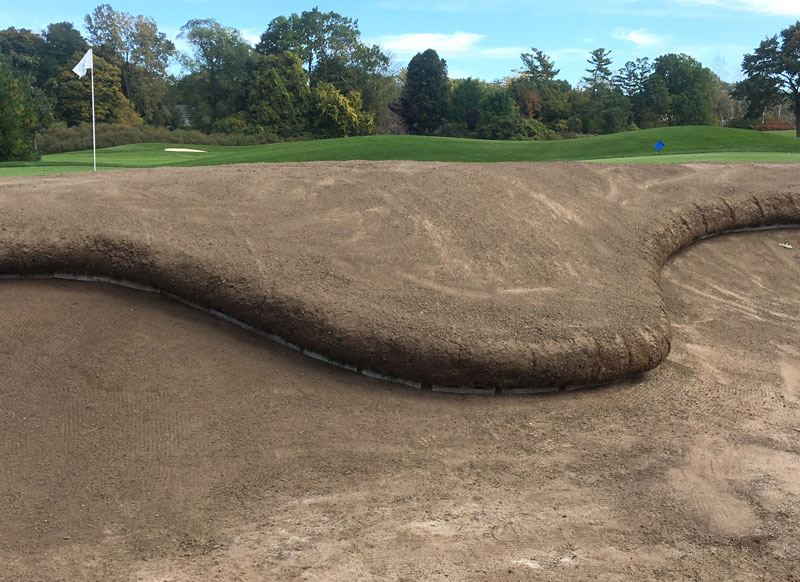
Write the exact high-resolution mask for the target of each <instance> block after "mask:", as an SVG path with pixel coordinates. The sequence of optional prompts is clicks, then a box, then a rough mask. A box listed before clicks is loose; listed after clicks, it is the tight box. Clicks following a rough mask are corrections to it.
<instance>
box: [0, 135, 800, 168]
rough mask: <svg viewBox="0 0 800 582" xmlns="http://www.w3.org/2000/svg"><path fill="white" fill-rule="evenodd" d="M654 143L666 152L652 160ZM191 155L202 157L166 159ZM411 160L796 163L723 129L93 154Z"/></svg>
mask: <svg viewBox="0 0 800 582" xmlns="http://www.w3.org/2000/svg"><path fill="white" fill-rule="evenodd" d="M659 140H661V141H662V142H664V144H665V146H666V147H665V148H664V149H663V150H661V152H656V151H655V150H654V149H653V145H654V144H655V143H656V142H657V141H659ZM167 147H196V148H197V149H204V150H207V152H205V153H187V152H166V151H164V149H165V148H167ZM343 160H416V161H438V162H546V161H590V162H607V163H685V162H800V139H798V138H796V137H794V135H793V134H792V133H791V132H758V131H750V130H743V129H728V128H722V127H668V128H661V129H649V130H642V131H633V132H625V133H617V134H613V135H603V136H597V137H591V138H585V139H571V140H561V141H548V142H535V141H525V142H499V141H487V140H475V139H455V138H440V137H420V136H408V135H397V136H389V135H377V136H367V137H351V138H343V139H330V140H316V141H307V142H292V143H278V144H272V145H260V146H241V147H239V146H237V147H231V146H228V147H225V146H185V145H184V146H182V145H180V144H164V143H159V144H132V145H126V146H119V147H113V148H107V149H101V150H98V151H97V168H98V170H118V169H129V168H155V167H168V166H173V167H175V166H211V165H219V164H238V163H250V162H311V161H343ZM91 168H92V152H91V150H88V151H81V152H69V153H64V154H54V155H48V156H43V157H42V160H41V161H39V162H29V163H13V162H6V163H2V164H0V176H22V175H34V174H58V173H66V172H83V171H89V170H91Z"/></svg>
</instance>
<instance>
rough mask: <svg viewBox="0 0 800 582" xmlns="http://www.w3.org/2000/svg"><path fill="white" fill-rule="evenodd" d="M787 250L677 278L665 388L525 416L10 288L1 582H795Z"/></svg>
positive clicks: (710, 261) (185, 311)
mask: <svg viewBox="0 0 800 582" xmlns="http://www.w3.org/2000/svg"><path fill="white" fill-rule="evenodd" d="M198 224H202V223H201V222H200V221H198ZM42 228H45V225H42ZM199 228H202V227H200V226H199ZM781 242H787V243H789V244H792V246H793V247H794V249H798V248H800V232H798V231H770V232H761V233H748V234H737V235H728V236H724V237H717V238H714V239H710V240H708V241H704V242H702V243H700V244H697V245H695V246H692V247H690V248H689V249H687V250H685V251H684V252H682V253H681V254H679V255H677V256H676V257H675V258H674V259H673V260H672V261H671V262H670V263H669V264H668V265H667V267H666V268H665V269H664V271H663V273H662V276H661V279H660V280H661V284H662V286H663V294H664V298H665V303H664V305H665V309H666V316H667V317H668V320H669V321H670V332H671V336H672V351H671V353H670V355H669V357H668V358H667V359H666V360H665V361H664V363H663V364H662V365H660V366H659V367H657V368H656V369H655V370H653V371H651V372H648V373H646V374H644V375H642V376H641V377H639V378H638V379H637V380H635V381H631V382H622V383H615V384H613V385H610V386H606V387H603V388H599V389H593V390H584V391H576V392H562V393H557V394H552V395H536V396H505V397H495V398H487V397H484V396H462V395H452V394H436V393H431V392H424V391H417V390H413V389H410V388H407V387H401V386H397V385H394V384H388V383H384V382H379V381H376V380H370V379H368V378H364V377H362V376H358V375H356V374H354V373H351V372H347V371H345V370H339V369H335V368H332V367H330V366H327V365H325V364H322V363H318V362H314V361H313V360H310V359H308V358H305V357H303V356H301V355H300V354H297V353H295V352H292V351H289V350H286V349H285V348H282V347H279V346H276V345H275V344H273V343H271V342H268V341H265V340H263V339H261V338H259V337H256V336H254V335H253V334H250V333H247V332H244V331H242V330H240V329H238V328H235V327H233V326H231V325H230V324H227V323H224V322H222V321H220V320H218V319H214V318H212V317H210V316H208V315H205V314H203V313H200V312H198V311H196V310H192V309H190V308H188V307H186V306H184V305H180V304H177V303H175V302H170V301H167V300H165V299H163V298H160V297H158V296H154V295H150V294H146V293H142V292H135V291H130V290H125V289H120V288H116V287H111V286H107V285H102V284H85V283H73V282H47V281H21V282H20V281H18V282H12V281H7V282H2V283H0V305H2V307H3V309H2V311H0V379H1V380H0V410H1V411H2V422H0V459H2V462H1V463H0V516H2V519H0V564H2V567H1V568H0V580H3V581H4V582H5V581H11V580H14V581H30V580H41V581H56V580H70V581H76V582H79V581H84V580H86V581H88V580H103V581H109V582H114V581H147V582H155V581H158V582H163V581H170V582H177V581H186V582H189V581H195V580H212V581H213V580H217V581H237V580H247V581H252V580H433V581H444V580H526V581H531V580H542V581H545V580H547V581H581V580H585V581H591V582H597V581H612V580H613V581H619V580H624V581H637V582H639V581H643V580H679V581H680V580H687V581H688V580H748V581H749V580H798V579H800V570H798V564H800V545H798V543H797V540H798V539H800V336H798V333H797V330H798V328H800V252H798V251H797V250H789V249H785V248H783V247H780V246H779V243H781ZM632 252H634V251H632Z"/></svg>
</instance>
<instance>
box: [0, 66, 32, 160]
mask: <svg viewBox="0 0 800 582" xmlns="http://www.w3.org/2000/svg"><path fill="white" fill-rule="evenodd" d="M9 60H10V59H8V58H7V57H3V56H2V55H0V162H2V161H8V160H35V159H38V157H39V155H38V153H37V152H36V147H35V143H34V132H35V131H36V129H37V125H38V118H37V115H36V106H35V103H33V102H32V100H31V99H30V97H29V95H28V94H27V92H26V90H25V86H24V84H23V82H22V81H21V80H20V78H19V74H18V73H17V72H16V71H14V69H13V68H12V67H11V65H10V64H9V63H8V61H9Z"/></svg>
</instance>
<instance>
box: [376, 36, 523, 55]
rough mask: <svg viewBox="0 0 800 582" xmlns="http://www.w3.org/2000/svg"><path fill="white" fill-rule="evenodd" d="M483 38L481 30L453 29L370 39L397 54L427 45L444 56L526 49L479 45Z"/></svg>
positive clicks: (495, 53) (509, 51)
mask: <svg viewBox="0 0 800 582" xmlns="http://www.w3.org/2000/svg"><path fill="white" fill-rule="evenodd" d="M485 38H486V35H483V34H474V33H470V32H460V31H457V32H454V33H452V34H442V33H407V34H396V35H389V36H382V37H379V38H376V39H375V40H374V41H372V42H376V43H378V44H379V45H381V47H382V48H383V49H384V50H387V51H390V52H393V53H395V54H396V55H398V56H402V57H405V56H409V55H414V54H416V53H419V52H423V51H425V50H427V49H433V50H435V51H436V52H437V53H439V55H440V56H444V57H445V58H452V57H473V58H476V57H483V58H495V59H506V58H513V57H519V55H520V53H523V52H525V50H526V49H525V47H520V46H508V47H481V46H479V43H481V41H483V40H484V39H485Z"/></svg>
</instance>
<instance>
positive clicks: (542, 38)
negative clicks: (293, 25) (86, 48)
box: [0, 0, 800, 84]
mask: <svg viewBox="0 0 800 582" xmlns="http://www.w3.org/2000/svg"><path fill="white" fill-rule="evenodd" d="M109 3H110V4H111V6H112V7H113V8H114V9H115V10H118V11H122V12H130V13H132V14H144V15H145V16H150V17H152V18H154V19H155V20H156V22H157V23H158V26H159V29H160V30H162V31H163V32H165V33H167V35H169V36H170V37H171V38H172V39H173V40H174V39H175V37H176V36H177V35H178V33H179V31H180V27H181V26H182V25H183V24H185V23H186V21H187V20H189V19H190V18H215V19H216V20H217V21H219V22H220V23H222V24H224V25H226V26H232V27H235V28H238V29H239V30H241V31H242V33H243V35H244V36H245V38H247V39H248V40H250V41H251V42H253V43H255V42H257V40H258V37H259V35H260V34H261V32H263V31H264V30H265V29H266V27H267V24H268V23H269V21H270V20H271V19H272V18H274V17H276V16H279V15H288V14H291V13H292V12H302V11H303V10H310V9H311V8H313V7H314V6H315V5H316V4H318V5H319V8H320V10H322V11H324V12H327V11H336V12H338V13H340V14H342V15H344V16H348V17H350V18H353V19H357V20H358V24H359V29H360V30H361V35H362V39H363V40H365V41H367V42H370V43H378V44H380V45H381V46H382V47H383V48H384V50H385V51H386V52H388V53H390V54H391V55H392V56H393V58H394V63H395V64H396V66H397V67H398V68H399V67H404V66H405V65H406V64H408V61H409V60H410V59H411V57H412V56H414V54H415V53H416V52H419V51H423V50H425V49H427V48H433V49H436V50H437V51H438V52H439V55H440V56H441V57H443V58H444V59H446V60H447V64H448V70H449V74H450V77H452V78H462V77H467V76H473V77H479V78H482V79H485V80H493V79H499V78H503V77H507V76H509V75H511V74H512V72H513V70H514V69H517V68H519V67H520V66H521V61H520V58H519V55H520V53H521V52H527V51H529V50H530V47H532V46H535V47H537V48H539V49H541V50H543V51H545V52H546V53H547V54H549V55H550V56H551V58H553V59H554V60H555V62H556V66H557V67H558V68H560V69H561V74H560V75H559V77H560V78H563V79H566V80H567V81H569V82H570V83H572V84H575V83H577V82H578V80H579V79H580V78H581V76H582V75H583V74H584V72H583V70H584V68H585V67H586V66H587V65H586V59H587V58H588V52H589V51H590V50H592V49H595V48H598V47H604V48H607V49H610V50H611V51H612V54H611V57H612V59H613V65H612V68H613V69H615V70H616V69H617V68H619V67H621V66H622V65H623V64H624V63H625V61H628V60H632V59H634V58H637V57H651V58H653V57H657V56H658V55H661V54H664V53H669V52H685V53H687V54H689V55H691V56H693V57H695V58H696V59H698V60H699V61H701V62H702V63H703V64H704V65H705V66H707V67H709V68H710V69H712V70H713V71H714V72H716V73H717V74H718V75H720V76H721V77H722V78H723V79H725V80H727V81H737V80H739V79H740V72H739V66H740V64H741V60H742V55H743V54H744V53H745V52H749V51H752V50H753V48H755V47H756V46H758V43H759V42H761V40H763V39H764V38H765V37H767V36H771V35H773V34H776V33H778V32H779V31H780V30H781V29H783V28H786V27H787V26H790V25H791V24H793V23H794V22H796V21H797V20H798V19H800V0H660V1H652V0H651V1H644V0H606V1H600V2H589V1H586V0H556V1H552V0H551V1H547V2H545V1H538V0H375V1H372V2H365V1H357V0H324V1H323V0H320V1H319V2H318V3H316V4H315V3H314V1H313V0H310V1H309V3H308V4H307V5H306V4H302V3H298V2H287V1H275V2H264V1H263V0H262V1H255V0H227V1H225V2H220V1H218V0H161V1H156V0H136V1H129V0H125V1H119V0H118V1H113V0H112V1H110V2H109ZM97 4H99V2H88V3H85V2H71V1H64V0H62V1H56V0H36V1H35V2H34V1H29V2H10V1H9V2H5V1H4V2H3V3H2V4H0V29H4V28H7V27H9V26H15V27H17V28H30V29H32V30H34V31H40V30H41V29H42V28H44V27H45V26H46V25H47V24H48V23H51V22H61V21H70V22H73V23H74V24H75V25H76V27H78V28H80V29H81V30H82V31H83V18H84V15H85V14H87V13H89V12H91V11H92V10H94V8H95V7H96V6H97ZM177 44H178V46H179V48H180V47H181V44H182V43H180V42H178V43H177Z"/></svg>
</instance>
